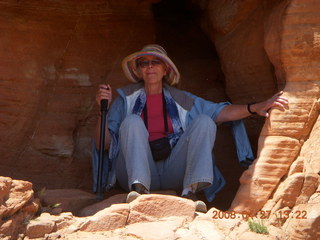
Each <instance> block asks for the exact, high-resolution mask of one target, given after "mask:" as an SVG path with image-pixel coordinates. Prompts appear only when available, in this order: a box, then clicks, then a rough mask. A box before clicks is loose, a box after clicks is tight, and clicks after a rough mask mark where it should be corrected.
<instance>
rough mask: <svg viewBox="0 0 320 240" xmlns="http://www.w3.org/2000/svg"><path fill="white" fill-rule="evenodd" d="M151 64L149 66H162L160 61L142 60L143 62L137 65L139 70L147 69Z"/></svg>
mask: <svg viewBox="0 0 320 240" xmlns="http://www.w3.org/2000/svg"><path fill="white" fill-rule="evenodd" d="M150 64H151V66H153V67H154V66H159V65H160V64H163V62H162V61H161V60H160V59H152V60H143V61H139V62H138V65H139V67H141V68H147V67H149V66H150Z"/></svg>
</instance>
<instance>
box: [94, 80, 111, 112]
mask: <svg viewBox="0 0 320 240" xmlns="http://www.w3.org/2000/svg"><path fill="white" fill-rule="evenodd" d="M102 99H107V100H108V108H109V107H110V104H111V101H112V89H111V86H110V85H109V84H100V85H99V89H98V91H97V94H96V102H97V104H98V105H99V106H100V103H101V100H102Z"/></svg>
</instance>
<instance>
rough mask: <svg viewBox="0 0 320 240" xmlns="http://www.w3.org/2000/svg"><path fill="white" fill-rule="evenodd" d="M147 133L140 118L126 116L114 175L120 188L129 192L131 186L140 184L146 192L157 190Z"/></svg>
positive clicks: (120, 133)
mask: <svg viewBox="0 0 320 240" xmlns="http://www.w3.org/2000/svg"><path fill="white" fill-rule="evenodd" d="M148 137H149V134H148V131H147V129H146V127H145V125H144V122H143V120H142V119H141V117H140V116H138V115H135V114H132V115H129V116H127V117H126V118H125V119H124V120H123V122H122V124H121V126H120V131H119V142H120V153H119V157H118V159H117V166H116V175H117V180H118V182H119V183H120V186H121V187H122V188H124V189H125V190H127V191H128V190H129V191H130V190H131V187H132V185H133V184H138V183H140V184H142V185H143V186H144V187H145V188H146V189H147V191H150V190H153V189H159V187H160V186H159V177H158V173H157V169H156V166H155V163H154V161H153V159H152V154H151V150H150V146H149V141H148Z"/></svg>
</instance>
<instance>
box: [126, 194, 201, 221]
mask: <svg viewBox="0 0 320 240" xmlns="http://www.w3.org/2000/svg"><path fill="white" fill-rule="evenodd" d="M172 216H175V217H185V218H186V219H188V220H192V219H193V218H194V216H195V203H194V202H193V201H192V200H189V199H185V198H181V197H176V196H166V195H160V194H143V195H141V196H139V197H138V198H137V199H135V200H134V201H132V202H131V203H130V214H129V217H128V222H127V223H128V224H133V223H136V222H144V221H155V220H157V219H161V218H165V217H172Z"/></svg>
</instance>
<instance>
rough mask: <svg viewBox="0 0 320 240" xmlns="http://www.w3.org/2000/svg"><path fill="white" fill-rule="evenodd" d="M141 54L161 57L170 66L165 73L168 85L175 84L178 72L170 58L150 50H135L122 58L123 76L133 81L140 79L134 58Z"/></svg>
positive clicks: (178, 78) (178, 76)
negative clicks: (166, 73)
mask: <svg viewBox="0 0 320 240" xmlns="http://www.w3.org/2000/svg"><path fill="white" fill-rule="evenodd" d="M143 56H154V57H157V58H159V59H161V60H162V61H163V62H164V63H165V64H166V65H167V66H168V67H169V68H170V71H169V73H168V75H167V82H168V83H169V84H170V85H175V84H177V83H178V82H179V80H180V73H179V71H178V69H177V67H176V65H175V64H174V63H173V62H172V61H171V59H170V58H169V57H168V56H167V55H165V54H161V53H158V52H152V51H140V52H135V53H133V54H130V55H129V56H127V57H126V58H124V59H123V61H122V70H123V72H124V74H125V76H126V77H127V78H128V79H129V81H131V82H134V83H135V82H139V81H140V80H141V78H140V77H139V73H138V69H137V66H136V60H137V59H138V58H141V57H143Z"/></svg>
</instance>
